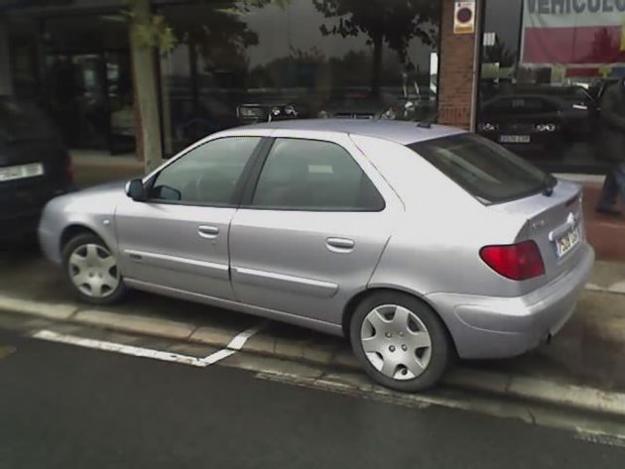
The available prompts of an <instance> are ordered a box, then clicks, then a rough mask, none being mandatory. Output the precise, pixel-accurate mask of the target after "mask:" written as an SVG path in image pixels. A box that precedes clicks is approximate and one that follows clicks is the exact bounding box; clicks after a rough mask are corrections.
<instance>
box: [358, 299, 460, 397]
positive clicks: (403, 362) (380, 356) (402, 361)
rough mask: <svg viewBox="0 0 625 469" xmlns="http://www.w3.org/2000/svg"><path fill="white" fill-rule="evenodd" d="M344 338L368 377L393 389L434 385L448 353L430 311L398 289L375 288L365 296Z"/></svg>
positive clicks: (445, 336)
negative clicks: (348, 336)
mask: <svg viewBox="0 0 625 469" xmlns="http://www.w3.org/2000/svg"><path fill="white" fill-rule="evenodd" d="M350 339H351V343H352V348H353V350H354V353H355V355H356V356H357V357H358V358H359V360H360V361H361V363H362V364H363V365H364V368H365V370H366V372H367V373H368V374H369V376H371V377H372V378H373V379H374V380H375V381H377V382H378V383H380V384H382V385H384V386H387V387H389V388H392V389H396V390H398V391H407V392H414V391H420V390H423V389H426V388H429V387H431V386H433V385H435V384H436V383H437V382H438V381H439V380H440V378H441V377H442V375H443V374H444V373H445V370H446V369H447V367H448V365H449V363H450V360H451V357H452V356H453V347H452V345H451V341H450V339H449V336H448V334H447V331H446V329H445V327H444V325H443V324H442V323H441V320H440V319H439V318H438V316H437V315H436V313H435V312H434V311H432V309H431V308H430V307H429V306H428V305H427V304H425V303H423V302H421V301H420V300H418V299H417V298H414V297H412V296H410V295H406V294H402V293H395V292H378V293H374V294H372V295H370V296H369V297H367V298H365V299H364V300H363V301H362V302H361V303H360V304H359V305H358V306H357V307H356V310H355V311H354V314H353V316H352V318H351V322H350Z"/></svg>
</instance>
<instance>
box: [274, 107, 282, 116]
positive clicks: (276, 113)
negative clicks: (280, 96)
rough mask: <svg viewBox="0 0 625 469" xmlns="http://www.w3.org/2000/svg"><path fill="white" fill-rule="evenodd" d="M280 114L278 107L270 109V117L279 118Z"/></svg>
mask: <svg viewBox="0 0 625 469" xmlns="http://www.w3.org/2000/svg"><path fill="white" fill-rule="evenodd" d="M281 112H282V111H280V108H279V107H278V106H274V107H272V108H271V115H272V116H279V115H280V113H281Z"/></svg>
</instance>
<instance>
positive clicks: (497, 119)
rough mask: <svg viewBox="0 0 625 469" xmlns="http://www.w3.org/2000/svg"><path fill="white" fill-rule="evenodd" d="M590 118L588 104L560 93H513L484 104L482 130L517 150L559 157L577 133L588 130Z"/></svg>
mask: <svg viewBox="0 0 625 469" xmlns="http://www.w3.org/2000/svg"><path fill="white" fill-rule="evenodd" d="M588 120H589V113H588V107H587V106H585V105H581V104H579V105H575V104H571V103H570V102H569V101H568V100H566V99H563V98H561V97H557V96H546V95H540V94H531V95H530V94H527V95H523V94H510V95H503V96H498V97H496V98H493V99H491V100H490V101H488V102H486V103H485V104H484V106H483V107H482V110H481V113H480V122H479V123H478V132H479V133H480V134H481V135H483V136H484V137H487V138H489V139H490V140H493V141H495V142H497V143H499V144H502V145H504V146H506V147H508V148H510V149H512V150H513V151H516V152H517V153H527V152H532V153H536V152H537V153H538V154H541V153H545V152H546V153H549V155H550V156H558V155H561V154H562V151H563V150H564V148H565V147H566V146H567V145H568V144H569V143H570V142H571V141H572V140H575V134H576V133H577V134H579V133H582V132H585V131H587V129H586V126H587V125H588Z"/></svg>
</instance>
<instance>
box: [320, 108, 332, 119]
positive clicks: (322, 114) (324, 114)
mask: <svg viewBox="0 0 625 469" xmlns="http://www.w3.org/2000/svg"><path fill="white" fill-rule="evenodd" d="M317 117H318V118H319V119H328V118H329V117H330V113H329V112H328V111H324V110H322V111H319V114H317Z"/></svg>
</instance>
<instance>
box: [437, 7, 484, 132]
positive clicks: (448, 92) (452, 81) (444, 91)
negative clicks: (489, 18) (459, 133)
mask: <svg viewBox="0 0 625 469" xmlns="http://www.w3.org/2000/svg"><path fill="white" fill-rule="evenodd" d="M441 2H442V6H443V10H442V29H441V51H440V56H441V57H440V78H439V96H438V99H439V101H438V122H439V123H441V124H445V125H453V126H456V127H462V128H465V129H468V128H469V127H470V124H471V97H472V94H473V54H474V50H475V35H473V34H454V1H453V0H441Z"/></svg>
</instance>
